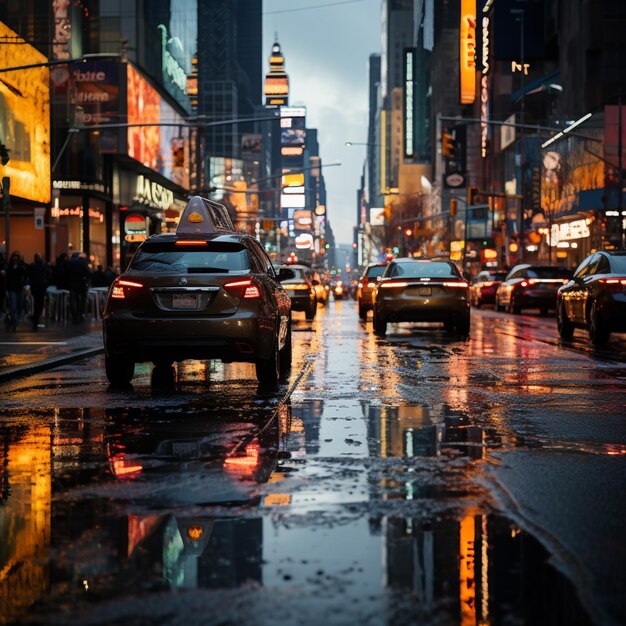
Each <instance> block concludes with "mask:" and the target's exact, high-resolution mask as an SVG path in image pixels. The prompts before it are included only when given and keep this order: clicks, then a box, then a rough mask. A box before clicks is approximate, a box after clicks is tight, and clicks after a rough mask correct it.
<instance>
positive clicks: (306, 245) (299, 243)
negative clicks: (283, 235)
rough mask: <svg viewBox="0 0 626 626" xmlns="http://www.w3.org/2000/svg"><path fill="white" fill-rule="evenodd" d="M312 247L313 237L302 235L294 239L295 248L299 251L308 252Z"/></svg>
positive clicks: (306, 234)
mask: <svg viewBox="0 0 626 626" xmlns="http://www.w3.org/2000/svg"><path fill="white" fill-rule="evenodd" d="M312 247H313V235H309V234H308V233H302V234H301V235H298V236H297V237H296V248H298V249H299V250H310V249H311V248H312Z"/></svg>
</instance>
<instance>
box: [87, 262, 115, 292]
mask: <svg viewBox="0 0 626 626" xmlns="http://www.w3.org/2000/svg"><path fill="white" fill-rule="evenodd" d="M110 284H111V283H110V282H109V277H108V276H107V274H106V272H105V271H104V270H103V269H102V265H98V267H97V268H96V271H95V272H93V273H92V275H91V286H92V287H108V286H109V285H110Z"/></svg>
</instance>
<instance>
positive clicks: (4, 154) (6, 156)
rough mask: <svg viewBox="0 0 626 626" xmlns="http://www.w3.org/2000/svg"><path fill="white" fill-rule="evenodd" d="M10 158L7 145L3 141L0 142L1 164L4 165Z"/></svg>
mask: <svg viewBox="0 0 626 626" xmlns="http://www.w3.org/2000/svg"><path fill="white" fill-rule="evenodd" d="M10 158H11V157H10V156H9V151H8V150H7V147H6V146H5V145H4V144H3V143H0V163H2V165H6V164H7V163H8V162H9V159H10Z"/></svg>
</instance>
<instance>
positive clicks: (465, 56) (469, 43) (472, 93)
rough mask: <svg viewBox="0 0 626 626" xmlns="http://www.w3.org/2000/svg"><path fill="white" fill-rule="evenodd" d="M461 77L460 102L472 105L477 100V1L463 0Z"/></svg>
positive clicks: (460, 51)
mask: <svg viewBox="0 0 626 626" xmlns="http://www.w3.org/2000/svg"><path fill="white" fill-rule="evenodd" d="M459 77H460V94H459V95H460V97H459V102H460V103H461V104H472V103H473V102H474V100H475V99H476V0H461V26H460V33H459Z"/></svg>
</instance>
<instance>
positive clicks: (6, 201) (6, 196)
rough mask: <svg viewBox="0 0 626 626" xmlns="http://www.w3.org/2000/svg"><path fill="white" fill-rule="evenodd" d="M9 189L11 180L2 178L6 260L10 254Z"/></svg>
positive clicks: (6, 177)
mask: <svg viewBox="0 0 626 626" xmlns="http://www.w3.org/2000/svg"><path fill="white" fill-rule="evenodd" d="M10 189H11V179H10V178H9V177H8V176H3V177H2V204H3V205H4V242H5V251H6V258H7V259H8V258H9V255H10V254H11V228H10V226H9V219H10V214H11V196H10V194H9V192H10Z"/></svg>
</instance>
